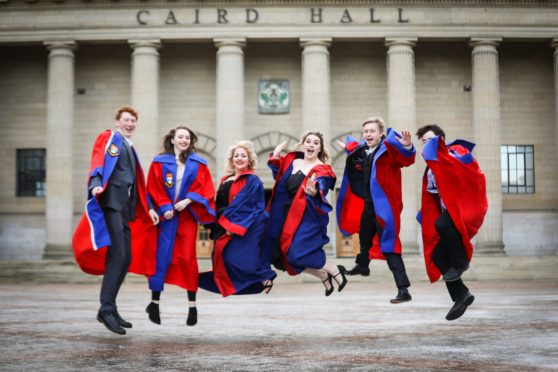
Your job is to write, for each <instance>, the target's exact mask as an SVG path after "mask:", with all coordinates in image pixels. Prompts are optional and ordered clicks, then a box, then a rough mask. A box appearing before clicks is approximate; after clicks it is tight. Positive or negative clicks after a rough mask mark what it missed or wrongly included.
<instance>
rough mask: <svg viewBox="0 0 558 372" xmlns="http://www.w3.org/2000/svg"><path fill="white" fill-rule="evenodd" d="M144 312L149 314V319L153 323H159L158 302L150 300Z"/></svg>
mask: <svg viewBox="0 0 558 372" xmlns="http://www.w3.org/2000/svg"><path fill="white" fill-rule="evenodd" d="M145 312H146V313H147V314H149V320H151V321H152V322H153V323H155V324H161V314H160V313H159V304H156V303H155V302H150V303H149V305H147V308H146V309H145Z"/></svg>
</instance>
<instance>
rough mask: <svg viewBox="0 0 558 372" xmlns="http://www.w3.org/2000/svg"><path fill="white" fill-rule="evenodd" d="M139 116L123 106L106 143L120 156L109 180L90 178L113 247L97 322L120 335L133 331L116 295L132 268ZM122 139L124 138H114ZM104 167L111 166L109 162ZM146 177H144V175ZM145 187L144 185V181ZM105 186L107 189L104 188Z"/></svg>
mask: <svg viewBox="0 0 558 372" xmlns="http://www.w3.org/2000/svg"><path fill="white" fill-rule="evenodd" d="M137 118H138V114H137V112H136V111H135V110H134V108H132V107H129V106H124V107H121V108H120V109H119V110H118V111H117V113H116V116H115V126H116V130H115V131H114V132H112V137H111V139H110V140H109V141H108V142H107V145H106V148H107V150H106V153H107V155H105V156H108V157H113V158H114V157H118V159H117V161H116V163H115V164H114V163H113V164H114V167H113V168H112V166H111V170H107V169H103V171H102V172H101V173H102V174H107V173H110V176H109V178H108V180H105V185H103V179H102V176H101V175H96V176H94V177H91V179H90V181H89V190H90V192H91V195H92V196H93V197H95V196H96V195H97V194H99V193H100V195H99V204H100V206H101V208H102V210H103V215H104V218H105V222H106V226H107V229H108V233H109V235H110V240H111V243H112V244H111V245H110V246H109V247H108V248H107V249H108V250H107V253H106V267H105V274H104V277H103V283H102V286H101V307H100V309H99V312H98V314H97V320H98V321H99V322H101V323H103V324H104V325H105V326H106V327H107V329H109V330H110V331H112V332H114V333H117V334H121V335H123V334H126V331H125V330H124V329H123V328H132V324H131V323H130V322H127V321H125V320H124V319H122V317H121V316H120V314H119V313H118V310H117V307H116V296H117V295H118V291H119V289H120V286H121V285H122V282H123V281H124V278H125V277H126V274H127V272H128V268H129V267H130V262H131V258H132V254H131V240H130V226H129V222H130V221H133V220H134V219H135V215H136V205H137V203H138V190H137V188H138V182H137V176H138V174H137V169H136V167H137V166H138V165H139V163H138V162H137V159H136V154H135V151H134V150H133V148H132V141H131V138H132V135H133V133H134V131H135V129H136V125H137ZM114 136H120V137H121V138H113V137H114ZM116 144H121V145H120V146H118V145H116ZM103 167H108V166H107V165H106V163H105V164H104V165H103ZM141 176H142V177H143V174H142V173H141ZM142 184H143V182H142ZM103 186H104V188H103ZM149 208H150V209H149V215H150V217H151V219H152V221H153V223H154V224H156V223H158V221H159V217H158V215H157V213H156V212H155V211H154V210H153V209H152V208H151V206H150V207H149Z"/></svg>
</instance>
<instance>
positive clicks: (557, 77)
mask: <svg viewBox="0 0 558 372" xmlns="http://www.w3.org/2000/svg"><path fill="white" fill-rule="evenodd" d="M551 45H552V47H553V48H554V122H555V129H556V140H555V142H554V143H558V38H555V39H553V40H552V43H551ZM556 150H557V151H556V158H555V159H554V161H555V163H556V164H557V168H558V147H556ZM556 254H558V251H557V252H556Z"/></svg>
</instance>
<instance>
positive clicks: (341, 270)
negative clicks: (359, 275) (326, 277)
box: [332, 265, 347, 292]
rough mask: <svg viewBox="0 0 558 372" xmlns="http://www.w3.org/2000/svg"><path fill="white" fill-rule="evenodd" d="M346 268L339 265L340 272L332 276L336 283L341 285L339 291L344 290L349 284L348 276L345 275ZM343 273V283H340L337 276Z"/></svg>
mask: <svg viewBox="0 0 558 372" xmlns="http://www.w3.org/2000/svg"><path fill="white" fill-rule="evenodd" d="M344 269H345V268H344V267H343V266H341V265H337V270H339V272H338V273H337V274H335V275H334V276H333V277H332V278H333V279H335V283H337V285H338V286H339V288H337V291H339V292H341V291H342V290H343V288H345V286H346V285H347V277H346V276H345V272H344V271H345V270H344ZM339 275H341V278H342V279H343V280H342V281H341V283H339V282H338V281H337V279H336V278H337V276H339Z"/></svg>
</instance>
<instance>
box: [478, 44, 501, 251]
mask: <svg viewBox="0 0 558 372" xmlns="http://www.w3.org/2000/svg"><path fill="white" fill-rule="evenodd" d="M501 41H502V40H501V39H489V38H481V39H471V42H470V45H471V47H472V48H473V52H472V62H473V87H472V91H473V132H474V140H475V143H476V147H475V150H474V151H473V154H474V155H475V157H476V159H477V160H478V162H479V165H480V167H481V169H482V170H483V172H484V174H485V175H486V193H487V197H488V212H487V213H486V217H485V220H484V224H483V227H482V228H481V230H480V231H479V233H478V235H477V241H476V244H475V249H476V252H477V253H479V254H504V243H503V231H502V181H501V165H500V145H501V138H500V133H501V131H502V128H501V125H500V82H499V73H498V51H497V50H496V48H497V47H498V45H499V44H500V42H501Z"/></svg>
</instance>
